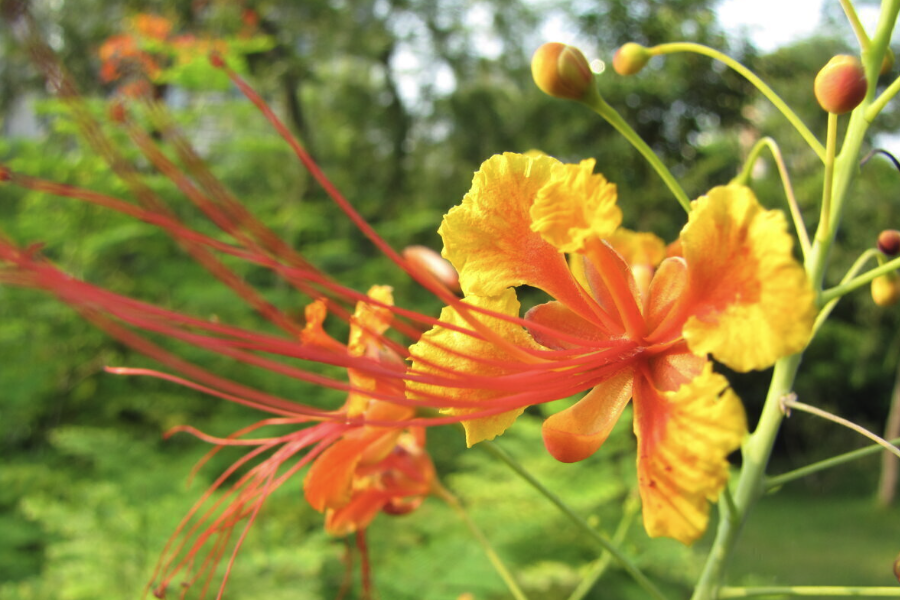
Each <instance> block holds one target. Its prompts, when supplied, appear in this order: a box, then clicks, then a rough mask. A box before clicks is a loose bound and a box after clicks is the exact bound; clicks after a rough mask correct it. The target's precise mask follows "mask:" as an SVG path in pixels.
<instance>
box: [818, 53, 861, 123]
mask: <svg viewBox="0 0 900 600" xmlns="http://www.w3.org/2000/svg"><path fill="white" fill-rule="evenodd" d="M867 88H868V83H867V82H866V72H865V70H864V69H863V66H862V63H860V62H859V59H858V58H856V57H855V56H849V55H847V54H841V55H838V56H835V57H834V58H832V59H831V60H829V61H828V64H827V65H825V66H824V67H822V70H821V71H819V74H818V75H816V81H815V84H814V86H813V89H814V90H815V93H816V100H818V101H819V106H821V107H822V108H823V109H825V110H826V111H827V112H830V113H833V114H836V115H841V114H844V113H845V112H849V111H851V110H853V109H854V108H856V107H857V106H859V103H860V102H862V101H863V98H865V97H866V90H867Z"/></svg>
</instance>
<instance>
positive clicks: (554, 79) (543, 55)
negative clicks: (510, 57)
mask: <svg viewBox="0 0 900 600" xmlns="http://www.w3.org/2000/svg"><path fill="white" fill-rule="evenodd" d="M531 76H532V77H533V78H534V82H535V83H536V84H537V86H538V87H539V88H541V91H543V92H544V93H545V94H547V95H550V96H553V97H554V98H564V99H566V100H581V99H583V98H584V97H585V96H586V95H587V93H588V92H589V91H590V89H591V86H592V85H594V74H593V73H592V72H591V67H590V65H589V64H588V61H587V59H586V58H585V57H584V54H582V53H581V50H579V49H578V48H576V47H575V46H567V45H566V44H560V43H558V42H550V43H547V44H544V45H543V46H541V47H540V48H538V49H537V51H536V52H535V53H534V56H532V57H531Z"/></svg>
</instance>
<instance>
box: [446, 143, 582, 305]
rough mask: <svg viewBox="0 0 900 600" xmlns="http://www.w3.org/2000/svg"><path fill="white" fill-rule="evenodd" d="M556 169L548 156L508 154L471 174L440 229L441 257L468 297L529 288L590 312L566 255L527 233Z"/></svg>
mask: <svg viewBox="0 0 900 600" xmlns="http://www.w3.org/2000/svg"><path fill="white" fill-rule="evenodd" d="M560 165H561V163H560V162H559V161H558V160H556V159H555V158H551V157H549V156H537V157H533V158H530V157H526V156H523V155H521V154H511V153H506V154H503V155H497V156H493V157H491V158H490V159H488V160H486V161H485V162H484V163H483V164H482V165H481V168H480V169H479V170H478V172H477V173H475V177H474V178H473V180H472V188H471V190H469V193H468V194H466V195H465V197H464V198H463V200H462V203H461V204H460V205H459V206H455V207H453V208H452V209H451V210H450V212H448V213H447V215H445V216H444V221H443V223H442V224H441V227H440V229H439V230H438V233H440V234H441V237H442V238H443V239H444V250H443V256H444V258H446V259H447V260H449V261H450V262H451V263H452V264H453V266H454V267H456V270H457V271H458V272H459V283H460V286H461V287H462V290H463V292H464V293H465V294H466V295H470V294H471V295H476V296H494V295H497V294H500V293H501V292H502V291H503V290H505V289H506V288H510V287H516V286H519V285H531V286H534V287H537V288H540V289H542V290H544V291H545V292H547V293H548V294H550V295H551V296H553V297H554V298H556V299H557V300H560V301H563V302H565V303H566V304H568V305H569V306H570V307H571V308H573V309H574V310H576V311H578V312H581V313H587V312H589V309H588V308H587V307H586V305H585V303H584V299H583V298H582V297H581V294H580V293H579V291H578V286H577V284H576V283H575V281H574V280H573V278H572V275H571V274H570V273H569V270H568V269H567V268H566V261H565V255H564V254H561V253H560V252H559V250H558V249H556V248H555V247H553V246H552V245H550V244H549V243H547V241H545V240H544V239H543V238H542V237H541V236H540V235H539V234H538V233H536V232H534V231H532V229H531V213H530V211H531V206H532V204H534V201H535V198H536V197H537V195H538V192H539V191H540V190H541V189H542V188H543V187H544V186H545V185H546V184H547V183H548V182H549V181H550V178H551V174H552V173H553V171H554V170H555V169H556V167H557V166H560Z"/></svg>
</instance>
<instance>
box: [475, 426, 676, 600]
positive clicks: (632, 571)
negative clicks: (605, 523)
mask: <svg viewBox="0 0 900 600" xmlns="http://www.w3.org/2000/svg"><path fill="white" fill-rule="evenodd" d="M478 446H479V447H480V448H483V449H484V450H485V451H486V452H488V453H489V454H491V455H492V456H493V457H494V458H497V459H499V460H500V461H501V462H503V463H505V464H506V466H508V467H509V468H510V469H512V470H513V472H515V473H516V475H518V476H519V477H521V478H522V479H524V480H525V481H526V482H527V483H528V484H529V485H531V487H533V488H534V489H536V490H537V491H538V492H540V494H541V495H542V496H544V497H545V498H547V500H549V501H550V502H551V503H552V504H553V505H554V506H556V508H558V509H559V510H560V512H562V513H563V514H564V515H565V516H566V517H568V518H569V520H570V521H572V523H574V524H575V525H576V526H578V528H579V529H581V530H582V532H584V533H586V534H587V535H588V537H590V538H591V539H593V540H594V541H595V542H597V544H598V545H599V546H600V547H601V548H603V549H604V550H605V551H607V552H609V553H610V555H612V557H613V558H614V559H615V560H616V562H618V563H619V565H620V566H621V567H622V568H623V569H625V571H626V572H627V573H628V574H629V575H630V576H631V578H632V579H634V581H635V582H636V583H637V584H638V585H640V586H641V587H642V588H644V591H645V592H647V594H648V595H649V597H651V598H655V599H656V600H666V596H665V595H664V594H663V593H662V591H660V589H659V588H658V587H656V584H654V583H653V582H652V581H650V579H649V578H648V577H647V576H646V575H644V573H643V572H642V571H641V570H640V569H639V568H638V567H637V565H635V564H634V563H633V562H632V561H631V559H629V558H628V557H627V556H625V554H624V553H623V552H622V551H621V550H619V548H618V547H617V546H616V545H615V544H613V543H612V542H610V541H609V540H608V539H606V537H605V536H603V535H602V534H601V533H600V532H598V531H597V530H596V529H594V528H593V527H591V526H590V525H588V523H587V521H585V520H584V519H583V518H581V517H580V516H579V515H578V514H576V513H575V511H573V510H572V509H571V507H569V505H568V504H566V503H565V502H563V501H562V500H561V499H560V498H559V496H557V495H556V494H554V493H553V492H551V491H550V490H548V489H547V488H546V487H545V486H544V484H542V483H541V482H540V481H538V480H537V479H536V478H535V477H534V475H532V474H531V473H529V472H528V470H527V469H525V467H523V466H522V465H520V464H519V463H518V462H517V461H516V460H515V459H514V458H513V457H512V456H510V455H509V454H508V453H507V452H506V451H505V450H503V449H501V448H500V447H499V446H498V445H496V444H494V443H492V442H481V443H480V444H478Z"/></svg>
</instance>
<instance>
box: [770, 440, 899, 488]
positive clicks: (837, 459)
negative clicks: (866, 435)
mask: <svg viewBox="0 0 900 600" xmlns="http://www.w3.org/2000/svg"><path fill="white" fill-rule="evenodd" d="M890 443H891V444H893V445H895V446H896V445H900V438H895V439H893V440H891V441H890ZM879 452H883V448H882V446H881V445H880V444H873V445H871V446H867V447H865V448H860V449H859V450H853V451H851V452H845V453H843V454H838V455H837V456H832V457H831V458H826V459H825V460H820V461H818V462H814V463H812V464H810V465H806V466H805V467H800V468H799V469H794V470H793V471H788V472H787V473H782V474H781V475H775V476H773V477H769V478H767V479H766V492H771V491H773V490H776V489H778V488H780V487H781V486H783V485H784V484H786V483H790V482H791V481H795V480H797V479H802V478H803V477H806V476H808V475H812V474H813V473H818V472H819V471H824V470H826V469H830V468H832V467H838V466H840V465H842V464H844V463H848V462H852V461H854V460H859V459H860V458H865V457H866V456H871V455H873V454H878V453H879Z"/></svg>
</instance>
